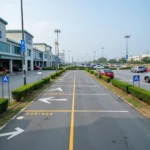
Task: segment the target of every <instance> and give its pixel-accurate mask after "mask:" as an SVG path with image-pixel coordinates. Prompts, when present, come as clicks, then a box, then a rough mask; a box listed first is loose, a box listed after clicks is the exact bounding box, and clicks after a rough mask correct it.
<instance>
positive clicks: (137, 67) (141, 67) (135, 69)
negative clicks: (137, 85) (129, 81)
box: [131, 66, 145, 73]
mask: <svg viewBox="0 0 150 150" xmlns="http://www.w3.org/2000/svg"><path fill="white" fill-rule="evenodd" d="M131 72H136V73H138V72H145V67H144V66H135V67H133V68H131Z"/></svg>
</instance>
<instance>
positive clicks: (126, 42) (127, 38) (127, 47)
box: [124, 35, 130, 63]
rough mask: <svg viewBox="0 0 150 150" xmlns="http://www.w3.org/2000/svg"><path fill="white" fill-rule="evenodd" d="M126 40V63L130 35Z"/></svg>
mask: <svg viewBox="0 0 150 150" xmlns="http://www.w3.org/2000/svg"><path fill="white" fill-rule="evenodd" d="M124 38H125V39H126V63H127V61H128V39H129V38H130V35H126V36H125V37H124Z"/></svg>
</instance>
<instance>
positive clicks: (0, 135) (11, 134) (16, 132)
mask: <svg viewBox="0 0 150 150" xmlns="http://www.w3.org/2000/svg"><path fill="white" fill-rule="evenodd" d="M15 130H16V131H14V132H8V133H2V134H0V137H4V136H9V137H8V138H7V139H8V140H9V139H11V138H13V137H15V136H17V135H19V134H21V133H22V132H24V130H23V129H21V128H19V127H17V128H15Z"/></svg>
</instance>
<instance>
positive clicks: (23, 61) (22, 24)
mask: <svg viewBox="0 0 150 150" xmlns="http://www.w3.org/2000/svg"><path fill="white" fill-rule="evenodd" d="M21 26H22V40H24V20H23V2H22V0H21ZM22 63H23V65H22V66H23V79H24V85H26V68H27V66H25V65H26V61H25V51H24V52H22Z"/></svg>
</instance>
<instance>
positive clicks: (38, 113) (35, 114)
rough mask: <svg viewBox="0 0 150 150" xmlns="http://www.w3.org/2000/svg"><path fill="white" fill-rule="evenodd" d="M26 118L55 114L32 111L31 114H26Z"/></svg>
mask: <svg viewBox="0 0 150 150" xmlns="http://www.w3.org/2000/svg"><path fill="white" fill-rule="evenodd" d="M25 115H26V116H52V115H53V113H52V112H47V111H43V112H40V111H35V112H33V111H31V112H26V113H25Z"/></svg>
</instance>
